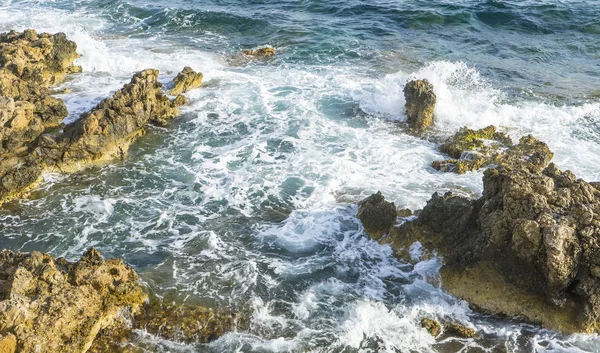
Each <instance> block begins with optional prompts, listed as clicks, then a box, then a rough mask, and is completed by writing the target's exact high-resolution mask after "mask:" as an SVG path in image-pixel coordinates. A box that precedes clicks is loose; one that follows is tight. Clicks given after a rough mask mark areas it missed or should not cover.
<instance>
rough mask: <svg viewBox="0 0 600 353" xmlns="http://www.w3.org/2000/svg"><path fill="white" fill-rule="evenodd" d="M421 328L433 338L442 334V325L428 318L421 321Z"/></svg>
mask: <svg viewBox="0 0 600 353" xmlns="http://www.w3.org/2000/svg"><path fill="white" fill-rule="evenodd" d="M421 327H423V328H424V329H426V330H427V332H429V334H430V335H432V336H433V337H437V336H439V335H440V333H441V332H442V325H440V323H439V322H437V321H435V320H433V319H429V318H426V317H425V318H423V319H422V320H421Z"/></svg>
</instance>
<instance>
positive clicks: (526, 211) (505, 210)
mask: <svg viewBox="0 0 600 353" xmlns="http://www.w3.org/2000/svg"><path fill="white" fill-rule="evenodd" d="M407 109H408V108H407ZM440 149H441V151H442V152H444V153H447V154H448V155H450V157H451V159H448V160H446V161H442V162H434V164H433V167H434V168H435V169H438V170H442V171H452V172H457V173H459V174H462V173H465V172H467V171H470V170H476V169H479V168H481V167H485V166H487V167H489V168H488V169H487V170H485V172H484V176H483V186H484V189H483V196H482V197H481V198H479V199H475V200H471V199H468V198H465V197H461V196H454V195H452V193H450V192H448V193H446V194H444V195H440V194H438V193H435V194H434V195H433V196H432V198H431V200H429V201H428V202H427V205H426V206H425V208H424V209H423V210H420V211H418V212H416V213H415V214H416V215H415V216H413V217H408V218H407V217H405V216H406V215H404V214H400V211H397V209H396V206H395V205H394V204H393V203H390V202H387V201H386V200H385V198H384V196H383V195H382V194H381V193H377V194H373V195H372V196H370V197H368V198H367V199H365V200H363V201H361V202H360V203H359V205H358V206H359V208H358V217H359V218H360V220H361V221H362V223H363V225H364V228H365V231H366V232H367V233H368V234H369V236H370V237H371V238H373V239H375V240H378V241H379V242H381V243H385V244H390V245H391V247H392V248H393V249H394V252H395V254H396V256H398V257H399V258H401V259H404V260H406V261H409V262H410V261H412V259H411V256H410V254H409V250H410V247H411V245H413V244H415V243H417V242H418V243H420V244H421V246H422V247H423V248H424V249H425V252H426V254H425V256H429V257H431V256H434V254H437V255H439V256H441V257H442V259H443V263H444V265H443V267H442V268H441V271H440V275H441V283H442V287H443V288H444V289H446V290H447V291H448V292H450V293H451V294H453V295H454V296H456V297H458V298H461V299H464V300H466V301H467V302H468V303H469V305H471V306H472V307H474V308H476V309H478V310H481V311H484V312H487V313H491V314H496V315H502V316H507V317H511V318H512V317H516V318H521V319H524V320H525V321H528V322H531V323H534V324H539V325H541V326H542V327H545V328H550V329H553V330H557V331H561V332H565V333H577V332H582V333H599V332H600V267H599V266H600V260H599V259H600V258H599V257H598V254H600V216H599V214H600V189H598V188H597V186H598V185H597V184H595V183H588V182H586V181H584V180H581V179H577V178H576V176H575V175H573V173H571V172H570V171H568V170H567V171H561V170H560V169H559V168H558V167H557V166H556V165H555V164H554V163H551V160H552V157H553V153H552V151H550V149H549V148H548V146H547V145H546V144H545V143H544V142H542V141H539V140H537V139H536V138H535V137H533V136H531V135H528V136H524V137H522V138H521V139H520V141H519V143H518V144H516V145H513V144H512V142H511V141H510V138H508V136H506V135H505V134H503V133H500V132H498V131H497V129H496V128H495V127H493V126H490V127H487V128H485V129H481V130H471V129H468V128H467V127H465V128H463V129H461V130H460V131H459V132H458V133H457V134H456V135H454V136H453V137H451V138H449V139H448V140H447V141H446V142H444V143H443V144H442V145H441V147H440ZM402 213H405V212H404V211H402Z"/></svg>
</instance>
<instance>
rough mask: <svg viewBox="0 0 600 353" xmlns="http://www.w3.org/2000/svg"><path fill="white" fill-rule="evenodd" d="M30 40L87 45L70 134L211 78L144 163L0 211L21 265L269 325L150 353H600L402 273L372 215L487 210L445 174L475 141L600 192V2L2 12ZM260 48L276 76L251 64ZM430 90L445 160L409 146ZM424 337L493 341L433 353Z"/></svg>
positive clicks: (417, 269)
mask: <svg viewBox="0 0 600 353" xmlns="http://www.w3.org/2000/svg"><path fill="white" fill-rule="evenodd" d="M25 28H35V29H37V30H39V31H49V32H58V31H63V32H65V33H67V35H68V36H69V37H70V38H71V39H73V40H75V41H76V42H77V44H78V48H79V49H78V52H79V53H80V54H82V56H81V58H80V59H78V64H79V65H82V66H83V69H84V73H83V74H81V75H77V76H73V77H72V78H71V79H69V80H68V81H67V82H65V83H64V84H63V85H62V86H61V87H65V88H66V87H68V88H70V89H71V93H69V94H64V95H60V96H59V97H60V98H62V99H64V100H65V102H66V103H67V106H68V108H69V112H70V115H69V117H68V118H67V119H66V120H67V121H73V120H75V119H77V118H78V116H79V114H81V113H82V112H84V111H86V110H88V109H90V108H91V107H93V106H94V105H95V104H96V103H98V102H99V101H100V100H101V99H102V98H104V97H106V96H109V95H111V94H112V92H114V91H115V90H116V89H118V88H120V87H121V86H122V85H123V84H124V83H126V82H128V81H129V79H130V77H131V76H132V74H133V73H134V72H136V71H138V70H142V69H145V68H150V67H153V68H158V69H160V70H161V78H162V81H163V82H168V81H170V79H172V77H174V76H175V74H176V73H177V72H178V71H180V70H181V69H182V68H183V67H184V66H186V65H187V66H191V67H192V68H194V69H196V70H199V71H201V72H203V73H204V78H205V84H204V87H202V88H201V89H198V90H195V91H192V92H190V93H189V94H188V97H189V99H190V101H191V103H190V105H188V106H186V107H184V108H183V109H182V114H181V116H179V117H178V118H177V119H176V120H174V121H173V123H172V124H171V125H170V126H169V127H167V128H151V129H149V131H148V134H147V135H145V136H143V137H142V138H140V139H139V140H138V141H137V142H136V143H135V144H134V145H133V146H132V148H131V150H130V154H129V156H128V158H127V159H126V160H124V161H120V162H116V163H112V164H110V165H105V166H101V167H94V168H90V169H87V170H85V171H83V172H80V173H75V174H69V175H60V174H48V175H46V176H45V182H44V183H43V184H42V185H41V186H40V187H39V188H38V189H36V191H35V192H34V194H33V195H32V197H31V198H30V199H26V200H21V201H16V202H11V203H9V204H6V205H4V206H3V207H2V208H1V209H0V244H1V247H2V248H11V249H14V250H22V251H31V250H41V251H46V252H50V253H51V254H53V255H55V256H65V257H67V258H69V259H73V260H74V259H77V258H78V257H79V256H80V255H81V253H82V252H83V251H84V250H85V249H87V248H88V247H90V246H95V247H97V248H98V249H99V250H100V251H101V252H102V253H103V254H104V255H105V256H106V257H123V258H124V259H125V260H126V261H127V262H128V263H130V264H131V265H132V266H133V267H134V268H135V269H136V270H137V271H138V273H139V274H140V276H141V278H142V279H143V281H144V283H145V284H146V285H147V286H149V287H151V288H152V289H153V290H155V291H156V292H157V293H159V294H174V295H176V296H178V297H179V298H180V299H181V300H185V301H187V302H190V303H200V304H203V305H209V306H219V307H226V308H230V309H232V310H235V311H241V312H246V313H249V315H250V319H251V320H250V327H249V328H248V329H245V330H238V331H237V332H232V333H229V334H227V335H225V336H223V337H221V338H220V339H218V340H217V341H215V342H212V343H210V344H204V345H182V344H178V343H174V342H168V341H164V340H160V339H157V338H155V337H152V336H150V335H148V334H147V333H145V332H142V331H140V332H138V336H137V338H136V344H137V345H139V346H140V347H144V348H145V349H147V351H148V352H344V353H349V352H600V337H598V336H597V335H572V336H565V335H562V334H559V333H555V332H551V331H547V330H542V329H540V328H537V327H534V326H531V325H527V324H523V323H521V322H519V321H518V320H515V319H510V318H499V317H492V316H487V315H482V314H479V313H477V312H475V311H472V310H471V309H469V307H468V305H467V303H465V302H463V301H460V300H457V299H456V298H453V297H452V296H450V295H448V294H447V293H445V292H444V291H443V290H442V289H440V288H439V285H438V284H436V283H437V282H436V280H435V279H436V277H437V276H438V270H439V267H440V266H441V262H440V259H432V260H427V261H421V262H419V263H417V264H416V265H414V266H413V265H410V264H407V263H403V262H401V261H399V260H397V259H395V258H393V257H392V254H391V250H390V249H389V248H388V247H386V246H382V245H379V244H377V243H375V242H373V241H370V240H369V239H367V237H366V236H365V234H364V231H363V229H362V227H361V225H360V222H359V221H358V220H357V218H356V211H357V209H356V206H355V203H356V202H357V201H359V200H361V199H362V198H364V197H366V196H368V195H370V194H371V193H373V192H376V191H378V190H381V191H382V192H383V193H384V194H385V195H386V197H387V198H388V199H389V200H392V201H394V202H395V203H396V204H397V205H398V206H399V207H409V208H412V209H418V208H421V207H422V206H423V205H424V204H425V202H426V201H427V200H428V199H429V198H430V196H431V194H432V193H433V192H435V191H447V190H452V191H454V192H456V193H460V194H465V195H470V196H473V197H477V196H478V195H479V194H480V193H481V191H482V182H481V177H482V173H481V172H473V173H469V174H466V175H461V176H458V175H453V174H443V173H439V172H436V171H434V170H433V169H432V168H431V167H430V164H431V162H432V161H434V160H436V159H439V158H442V156H441V155H440V153H439V152H438V151H437V150H436V146H437V141H439V139H441V138H443V137H445V136H449V135H451V134H452V133H454V132H455V131H456V130H457V129H458V128H460V127H461V126H465V125H466V126H469V127H473V128H479V127H484V126H487V125H489V124H495V125H497V126H501V127H503V128H505V129H507V130H508V131H509V132H510V134H511V136H512V137H514V138H515V139H517V138H518V137H519V136H522V135H524V134H528V133H532V134H534V135H535V136H537V137H538V138H540V139H542V140H544V141H545V142H547V143H548V144H549V145H550V147H551V149H552V150H553V151H554V152H555V159H554V160H555V162H556V163H557V164H558V165H559V166H560V167H561V168H565V169H570V170H572V171H573V172H574V173H575V174H576V175H578V176H579V177H582V178H585V179H586V180H590V181H593V180H600V84H599V82H600V2H599V1H596V0H586V1H579V0H572V1H549V0H539V1H533V0H525V1H517V0H512V1H474V0H454V1H450V0H429V1H424V0H415V1H406V0H372V1H366V0H345V1H341V0H285V1H280V2H274V1H265V0H205V1H200V0H188V1H184V0H170V1H164V0H157V1H151V0H143V1H133V0H54V1H50V0H45V1H10V0H8V1H2V2H1V5H0V30H2V31H6V30H10V29H17V30H22V29H25ZM263 45H270V46H273V47H275V48H276V50H277V52H278V54H277V56H276V57H274V58H272V59H268V60H256V61H247V60H244V59H243V58H242V57H240V56H239V52H240V50H242V49H248V48H257V47H260V46H263ZM414 77H416V78H427V79H429V80H430V81H431V82H432V83H433V84H434V86H435V91H436V94H437V96H438V104H437V106H436V119H437V122H436V127H435V129H434V131H433V132H432V133H431V135H430V136H429V137H428V138H426V139H421V138H416V137H412V136H409V135H407V134H406V133H404V131H403V129H402V121H403V120H405V116H404V114H403V106H404V98H403V94H402V88H403V85H404V83H405V82H406V81H407V80H408V79H410V78H414ZM415 250H417V249H415ZM417 253H418V251H415V255H418V254H417ZM423 316H428V317H436V318H451V319H453V320H456V321H458V322H461V323H463V324H465V325H467V326H469V327H472V328H475V329H477V330H478V331H479V332H480V333H481V335H480V337H479V338H477V339H446V340H443V341H441V342H440V341H437V342H436V341H435V340H434V339H433V338H432V337H431V336H429V334H428V333H427V332H426V331H425V330H424V329H422V328H421V327H420V324H419V322H420V318H421V317H423Z"/></svg>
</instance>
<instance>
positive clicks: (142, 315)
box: [0, 30, 244, 353]
mask: <svg viewBox="0 0 600 353" xmlns="http://www.w3.org/2000/svg"><path fill="white" fill-rule="evenodd" d="M76 50H77V45H76V44H75V43H74V42H72V41H70V40H68V39H67V38H66V36H65V35H64V34H63V33H58V34H54V35H51V34H47V33H42V34H38V33H37V32H36V31H34V30H26V31H24V32H22V33H18V32H14V31H12V32H9V33H5V34H0V65H2V67H1V68H0V122H1V125H2V127H0V137H1V138H2V144H1V146H0V204H1V203H3V202H6V201H8V200H11V199H14V198H18V197H22V196H24V195H26V194H27V192H28V191H29V190H31V189H32V188H33V187H35V185H36V183H37V182H38V181H39V180H40V179H41V177H42V174H43V173H44V172H48V171H58V172H72V171H77V170H81V169H83V168H85V167H87V166H90V165H94V164H97V163H104V162H106V161H110V160H115V159H122V158H124V157H125V155H126V153H127V150H128V148H129V145H130V144H131V143H132V142H133V141H134V140H135V139H136V138H137V137H139V136H141V135H143V134H144V133H145V128H146V127H147V126H148V125H157V126H166V125H167V124H168V123H169V121H170V120H172V119H173V118H174V117H176V116H177V115H178V114H179V109H178V108H179V107H180V106H181V105H184V104H186V103H187V99H186V98H185V96H183V95H182V93H185V92H188V91H189V90H192V89H194V88H197V87H199V86H201V85H202V78H203V76H202V74H201V73H198V72H195V71H194V70H192V69H191V68H190V67H186V68H184V69H183V71H182V72H181V73H179V75H177V77H175V79H174V81H173V83H172V85H171V86H172V88H171V90H170V91H169V92H168V94H170V95H172V96H175V98H173V99H171V98H169V97H168V96H167V93H166V92H165V91H163V85H162V84H161V83H160V82H159V81H158V75H159V72H158V70H155V69H148V70H144V71H141V72H139V73H137V74H135V75H134V76H133V78H132V79H131V82H129V83H128V84H125V85H124V86H123V88H121V89H120V90H118V91H117V92H116V93H115V94H114V95H113V96H112V97H110V98H106V99H104V100H103V101H101V102H100V103H99V104H98V105H97V106H96V107H94V108H93V109H92V110H90V111H89V112H86V113H84V114H82V115H81V117H80V118H79V119H78V120H76V121H75V122H73V123H71V124H69V125H66V126H63V125H61V122H62V120H63V119H64V118H65V117H66V116H67V114H68V112H67V108H66V106H65V104H64V102H63V101H62V100H60V99H57V98H55V97H52V96H51V91H50V88H51V86H53V85H55V84H57V83H60V82H62V81H63V80H65V78H66V77H67V76H68V75H69V74H76V73H79V72H82V68H81V67H80V66H75V65H73V62H74V60H75V59H77V58H78V54H77V52H76ZM243 326H244V319H243V317H242V316H241V315H239V314H234V313H231V312H229V311H227V310H219V309H210V308H205V307H201V306H194V305H188V304H182V303H176V302H174V301H169V300H167V299H161V298H159V297H157V296H156V295H154V294H153V293H151V292H149V290H148V289H147V288H145V287H144V286H143V285H142V284H141V281H140V279H139V277H138V276H137V274H136V273H135V271H134V270H133V269H132V268H131V267H129V266H128V265H126V264H125V263H124V262H123V260H120V259H110V260H104V259H103V258H102V256H101V255H100V254H99V253H98V252H97V251H96V250H95V249H93V248H92V249H90V250H88V251H87V252H86V253H85V254H84V255H83V256H82V258H81V259H80V260H79V261H77V262H74V263H71V262H69V261H67V260H65V259H63V258H60V259H55V258H53V257H52V256H50V255H48V254H43V253H39V252H32V253H29V254H26V253H15V252H13V251H11V250H7V249H4V250H2V251H0V352H1V353H14V352H23V353H27V352H32V353H33V352H36V353H43V352H52V353H56V352H65V353H66V352H69V353H77V352H81V353H83V352H88V351H89V352H135V351H137V350H136V349H135V347H132V346H131V344H130V343H131V340H132V339H133V338H134V336H135V335H134V330H136V329H143V330H145V331H146V332H148V333H150V334H152V335H155V336H158V337H162V338H164V339H168V340H172V341H176V342H186V343H192V342H199V343H202V342H209V341H212V340H214V339H216V338H218V337H220V336H221V335H223V334H224V333H225V332H228V331H230V330H233V329H235V328H239V327H243Z"/></svg>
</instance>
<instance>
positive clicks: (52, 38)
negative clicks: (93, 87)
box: [0, 29, 81, 86]
mask: <svg viewBox="0 0 600 353" xmlns="http://www.w3.org/2000/svg"><path fill="white" fill-rule="evenodd" d="M76 50H77V45H76V44H75V42H73V41H70V40H68V39H67V36H66V35H65V34H64V33H57V34H54V35H52V34H48V33H42V34H38V33H37V32H36V31H35V30H33V29H28V30H25V31H24V32H22V33H18V32H15V31H11V32H8V33H3V34H1V35H0V65H2V67H3V68H5V69H7V70H8V71H10V72H11V73H13V74H14V75H16V76H17V77H19V78H20V79H23V80H26V81H32V82H36V83H38V84H41V85H43V86H48V85H52V84H56V83H58V82H60V81H62V80H63V79H64V77H65V75H66V74H67V73H71V72H77V71H81V67H74V66H73V60H75V59H77V58H78V55H77V52H76Z"/></svg>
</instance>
